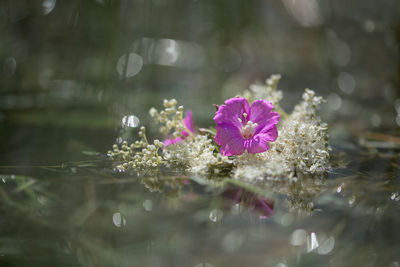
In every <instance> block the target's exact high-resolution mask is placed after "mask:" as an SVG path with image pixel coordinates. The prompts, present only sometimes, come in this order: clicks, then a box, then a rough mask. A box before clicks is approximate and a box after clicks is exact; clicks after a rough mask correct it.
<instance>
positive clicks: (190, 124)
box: [163, 110, 194, 147]
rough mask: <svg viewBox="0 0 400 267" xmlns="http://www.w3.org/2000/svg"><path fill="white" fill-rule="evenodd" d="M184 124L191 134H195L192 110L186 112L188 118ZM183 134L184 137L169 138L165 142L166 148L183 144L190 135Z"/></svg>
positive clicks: (185, 132)
mask: <svg viewBox="0 0 400 267" xmlns="http://www.w3.org/2000/svg"><path fill="white" fill-rule="evenodd" d="M183 124H184V125H185V127H186V129H188V130H189V131H190V132H191V133H194V123H193V116H192V111H191V110H188V111H187V112H186V117H185V118H184V119H183ZM181 134H182V136H183V137H176V138H168V139H167V140H164V142H163V143H164V147H166V146H169V145H173V144H176V143H179V142H182V141H183V139H184V138H185V137H188V136H189V135H190V134H189V133H188V132H187V131H182V133H181Z"/></svg>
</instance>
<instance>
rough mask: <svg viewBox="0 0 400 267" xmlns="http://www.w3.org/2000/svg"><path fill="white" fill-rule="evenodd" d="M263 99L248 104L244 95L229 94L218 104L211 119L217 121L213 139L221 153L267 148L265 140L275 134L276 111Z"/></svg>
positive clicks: (267, 142)
mask: <svg viewBox="0 0 400 267" xmlns="http://www.w3.org/2000/svg"><path fill="white" fill-rule="evenodd" d="M273 108H274V106H273V105H272V104H271V103H270V102H268V101H266V100H256V101H254V102H253V104H251V107H250V105H249V102H248V101H247V100H246V99H245V98H239V97H238V98H231V99H228V100H226V101H225V105H221V106H219V107H218V111H217V113H216V114H215V117H214V121H215V123H216V124H217V126H216V130H217V134H216V136H215V142H216V143H217V144H218V145H220V146H221V149H220V151H221V154H222V155H225V156H232V155H240V154H242V153H243V152H245V151H246V150H247V152H249V153H261V152H264V151H267V150H268V149H269V142H271V141H275V140H276V138H278V130H277V128H276V124H277V123H278V122H279V117H280V115H279V113H277V112H271V110H272V109H273Z"/></svg>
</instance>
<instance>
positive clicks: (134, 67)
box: [117, 53, 143, 78]
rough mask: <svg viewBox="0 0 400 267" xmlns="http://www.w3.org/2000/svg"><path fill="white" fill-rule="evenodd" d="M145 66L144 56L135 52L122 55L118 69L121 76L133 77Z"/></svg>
mask: <svg viewBox="0 0 400 267" xmlns="http://www.w3.org/2000/svg"><path fill="white" fill-rule="evenodd" d="M142 67H143V60H142V57H141V56H139V55H138V54H135V53H129V54H127V55H122V56H121V57H120V58H119V59H118V62H117V71H118V73H119V75H120V76H122V77H127V78H131V77H133V76H135V75H136V74H138V73H139V72H140V71H141V70H142Z"/></svg>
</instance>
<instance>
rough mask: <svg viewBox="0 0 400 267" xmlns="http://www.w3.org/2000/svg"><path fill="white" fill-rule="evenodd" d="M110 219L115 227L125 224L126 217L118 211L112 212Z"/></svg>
mask: <svg viewBox="0 0 400 267" xmlns="http://www.w3.org/2000/svg"><path fill="white" fill-rule="evenodd" d="M112 220H113V223H114V225H115V226H116V227H122V226H125V224H126V219H125V217H124V216H123V215H122V214H121V213H120V212H116V213H114V214H113V217H112Z"/></svg>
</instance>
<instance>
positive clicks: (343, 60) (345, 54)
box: [331, 40, 351, 66]
mask: <svg viewBox="0 0 400 267" xmlns="http://www.w3.org/2000/svg"><path fill="white" fill-rule="evenodd" d="M331 57H332V61H333V62H334V63H336V64H337V65H339V66H346V65H348V64H349V62H350V58H351V50H350V47H349V46H348V45H347V44H346V43H345V42H343V41H339V40H337V41H336V42H334V46H333V51H332V55H331Z"/></svg>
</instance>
